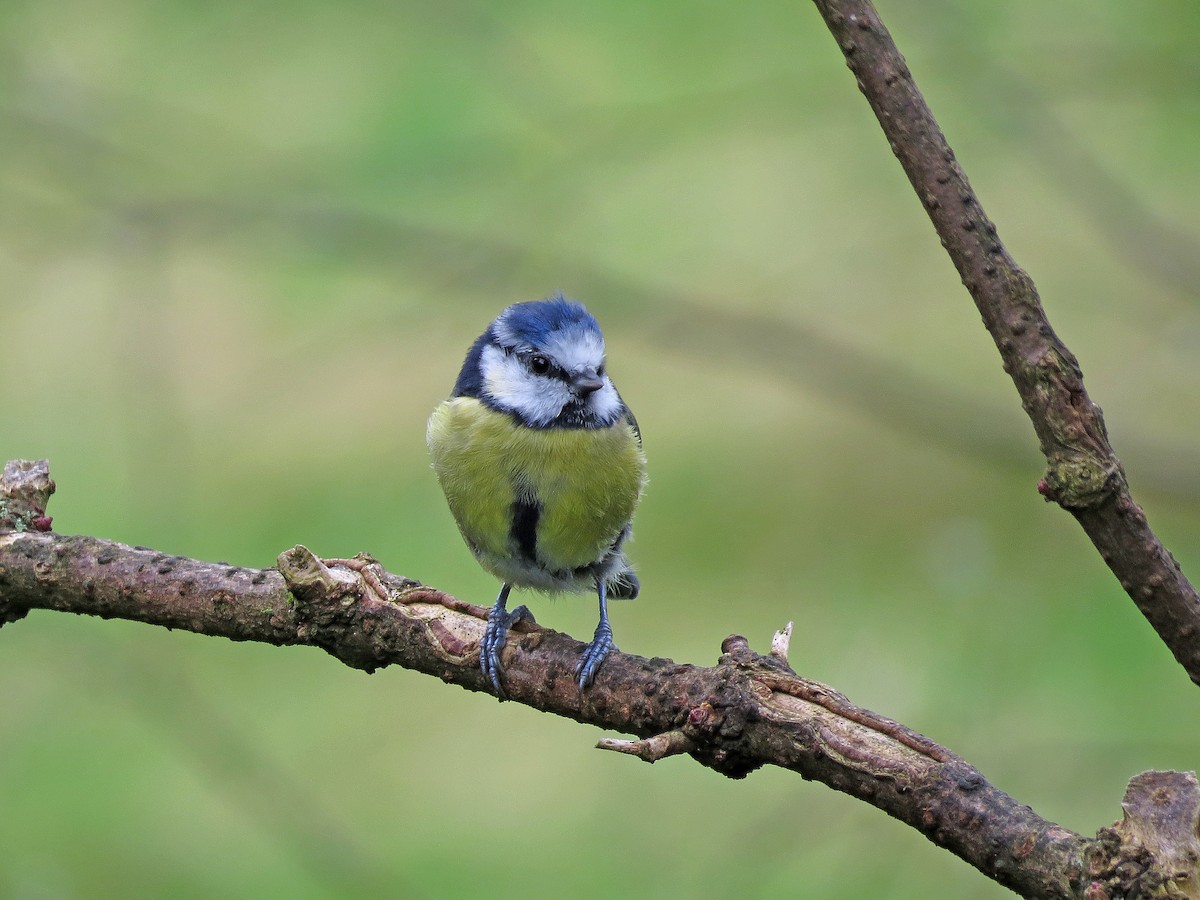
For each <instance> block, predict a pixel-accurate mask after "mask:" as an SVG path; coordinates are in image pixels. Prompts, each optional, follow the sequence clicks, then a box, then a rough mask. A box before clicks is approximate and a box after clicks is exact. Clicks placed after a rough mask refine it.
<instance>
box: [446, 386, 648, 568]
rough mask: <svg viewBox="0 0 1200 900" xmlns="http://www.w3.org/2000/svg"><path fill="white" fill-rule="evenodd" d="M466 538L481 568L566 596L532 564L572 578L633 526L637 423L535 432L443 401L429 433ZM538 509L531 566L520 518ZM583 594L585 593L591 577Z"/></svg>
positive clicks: (471, 402)
mask: <svg viewBox="0 0 1200 900" xmlns="http://www.w3.org/2000/svg"><path fill="white" fill-rule="evenodd" d="M426 438H427V441H428V444H429V450H430V454H431V455H432V457H433V468H434V470H435V471H436V472H437V476H438V480H439V481H440V482H441V486H442V490H443V491H444V492H445V494H446V500H447V501H448V503H449V505H450V510H451V512H452V513H453V514H454V518H455V520H456V521H457V522H458V527H459V530H460V531H461V532H462V534H463V537H464V538H465V539H466V541H467V543H468V544H469V545H470V546H471V548H472V550H474V551H475V554H476V556H477V557H478V558H479V561H480V563H481V564H482V565H483V566H484V567H485V568H487V569H488V570H489V571H491V572H493V573H494V574H495V575H497V576H498V577H500V578H502V579H504V580H505V581H512V582H513V583H515V584H518V585H521V586H529V587H555V588H565V587H568V585H566V584H560V583H557V581H556V580H555V579H550V580H547V579H538V578H536V577H533V575H532V574H531V573H530V572H529V571H528V570H529V569H530V567H531V565H532V566H533V567H534V568H536V569H543V570H546V571H548V572H550V573H569V572H571V571H572V570H576V569H580V568H583V567H586V566H589V565H591V564H592V563H595V562H597V561H598V560H600V559H601V558H602V557H603V556H604V555H605V553H606V552H607V551H608V550H609V548H611V547H612V545H613V543H614V541H616V540H617V538H618V536H619V535H620V534H621V531H622V530H623V529H624V528H625V526H626V525H627V524H628V523H629V520H630V518H631V517H632V516H633V511H634V509H635V508H636V507H637V503H638V500H639V498H640V497H641V493H642V489H643V487H644V486H645V481H646V474H645V473H646V460H645V456H644V455H643V453H642V448H641V442H640V441H639V440H638V437H637V434H636V433H635V432H634V429H633V427H632V426H631V425H630V424H629V422H627V421H625V420H623V419H622V420H620V421H618V422H617V423H615V424H614V425H612V426H610V427H608V428H595V429H585V428H570V429H568V428H545V429H537V428H527V427H523V426H521V425H519V424H518V423H517V422H515V421H514V420H513V419H512V418H511V417H510V416H508V415H506V414H504V413H501V412H497V411H495V410H493V409H489V408H488V407H486V406H484V405H483V404H482V403H481V402H480V401H479V400H477V399H475V398H471V397H456V398H454V399H451V400H447V401H446V402H445V403H442V404H441V405H440V406H438V407H437V409H435V410H434V412H433V415H432V416H431V417H430V419H429V428H428V431H427V433H426ZM519 506H523V507H524V508H525V509H526V510H528V509H529V508H531V507H532V508H536V509H537V515H536V540H535V541H534V542H533V547H532V549H533V551H534V552H533V558H532V559H531V558H530V556H529V550H530V549H531V548H530V547H529V543H530V541H529V540H528V537H527V538H526V541H525V545H524V547H522V545H521V542H520V541H518V538H517V535H516V533H515V530H514V522H513V517H514V512H515V510H516V509H517V508H518V507H519ZM575 586H578V587H579V588H580V589H584V588H586V587H587V582H586V579H585V580H584V581H583V583H581V584H579V585H574V584H572V585H569V587H575Z"/></svg>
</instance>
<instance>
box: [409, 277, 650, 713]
mask: <svg viewBox="0 0 1200 900" xmlns="http://www.w3.org/2000/svg"><path fill="white" fill-rule="evenodd" d="M426 441H427V443H428V444H429V452H430V455H431V456H432V458H433V468H434V471H435V472H436V473H437V477H438V481H439V482H440V483H441V486H442V491H443V492H444V493H445V494H446V501H447V502H448V503H449V505H450V511H451V512H452V513H453V514H454V519H455V521H456V522H457V523H458V528H459V531H461V532H462V536H463V538H464V539H465V540H466V542H467V546H469V547H470V548H471V552H472V553H474V554H475V558H476V559H477V560H479V564H480V565H482V566H483V568H485V569H486V570H487V571H489V572H491V573H492V574H493V575H495V576H496V577H497V578H499V579H500V580H501V581H502V582H503V585H502V587H501V588H500V595H499V596H498V597H497V598H496V603H495V605H494V606H493V607H492V610H491V612H490V613H489V614H488V620H487V627H486V629H485V630H484V636H483V641H482V643H481V645H480V659H479V663H480V668H481V669H482V670H483V673H484V675H485V676H486V677H487V678H488V679H489V680H490V681H491V683H492V686H493V687H494V688H495V689H496V695H497V696H499V697H500V698H501V699H503V697H504V690H503V688H501V686H500V674H501V672H500V651H501V649H502V648H503V647H504V642H505V638H506V637H507V635H508V630H509V628H510V627H511V626H512V625H513V624H515V623H516V622H518V621H519V620H521V619H523V618H532V616H530V614H529V610H528V609H527V608H526V607H524V606H519V607H517V608H516V609H514V610H512V611H511V612H509V611H508V609H507V604H508V595H509V592H510V591H511V590H512V589H513V588H514V587H520V588H533V589H535V590H541V591H551V592H557V591H573V592H584V591H595V592H596V593H597V595H598V596H599V598H600V622H599V624H598V625H597V626H596V633H595V635H594V636H593V638H592V642H591V643H590V644H588V646H587V648H586V649H585V650H584V653H583V658H582V659H581V660H580V662H579V666H578V668H577V669H576V672H575V674H576V679H577V681H578V683H579V687H580V689H581V690H582V689H584V688H586V687H588V685H590V684H591V683H592V681H593V679H594V678H595V677H596V672H597V670H598V669H599V668H600V665H601V663H603V662H604V658H605V657H606V656H607V655H608V653H609V651H610V650H613V649H614V648H615V645H614V644H613V638H612V627H611V625H610V624H609V621H608V599H609V598H614V599H616V598H625V599H632V598H634V597H636V596H637V594H638V590H639V583H638V579H637V576H636V575H634V573H633V568H632V567H631V566H630V564H629V560H628V559H626V557H625V552H624V549H623V548H624V544H625V542H626V541H627V540H629V536H630V527H631V520H632V517H633V511H634V509H636V507H637V504H638V500H639V499H640V498H641V495H642V490H643V488H644V487H645V484H646V457H645V455H644V454H643V453H642V436H641V432H640V431H639V430H638V424H637V420H636V419H634V417H633V413H631V412H630V411H629V407H627V406H626V405H625V402H624V401H623V400H622V399H621V395H620V394H618V393H617V389H616V388H615V387H614V386H613V383H612V380H611V379H610V378H609V377H608V370H607V367H606V363H605V356H604V336H603V335H602V334H601V333H600V326H599V324H598V323H597V322H596V320H595V319H594V318H593V317H592V315H591V314H590V313H589V312H588V311H587V310H586V309H584V307H583V306H582V305H581V304H579V303H577V302H575V301H573V300H568V299H565V298H564V297H563V296H562V295H561V294H559V295H556V296H554V297H551V298H549V299H547V300H534V301H530V302H528V303H516V304H514V305H512V306H510V307H508V308H507V309H505V310H504V311H503V312H502V313H500V315H499V316H497V317H496V320H495V321H494V322H492V324H491V325H490V326H488V329H487V331H485V332H484V333H483V334H482V335H480V337H479V339H478V340H476V341H475V343H474V344H473V345H472V346H471V349H470V350H469V351H468V352H467V357H466V359H465V360H464V361H463V366H462V371H461V372H459V375H458V381H456V382H455V384H454V390H453V392H452V394H451V396H450V399H448V400H446V401H445V402H444V403H442V404H441V405H439V406H438V407H437V409H435V410H434V411H433V415H432V416H431V417H430V419H429V427H428V430H427V432H426Z"/></svg>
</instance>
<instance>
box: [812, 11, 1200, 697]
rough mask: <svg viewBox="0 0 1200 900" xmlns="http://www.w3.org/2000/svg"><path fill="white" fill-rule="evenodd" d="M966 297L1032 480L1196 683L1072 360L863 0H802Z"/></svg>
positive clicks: (1172, 602) (1181, 619)
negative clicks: (829, 39)
mask: <svg viewBox="0 0 1200 900" xmlns="http://www.w3.org/2000/svg"><path fill="white" fill-rule="evenodd" d="M814 2H815V3H816V6H817V9H818V10H819V11H820V13H821V15H822V16H823V17H824V19H825V23H826V24H827V25H828V26H829V30H830V31H831V32H832V34H833V36H834V38H835V39H836V40H837V42H838V46H840V47H841V50H842V53H843V55H844V56H845V58H846V64H847V65H848V66H849V67H850V70H851V71H852V72H853V73H854V75H855V77H856V78H857V79H858V86H859V88H860V89H861V90H862V92H863V94H864V95H865V96H866V98H867V102H868V103H869V104H870V105H871V109H872V110H873V111H874V112H875V116H876V118H878V119H879V124H880V126H881V127H882V128H883V132H884V134H885V135H886V136H887V139H888V141H889V142H890V144H891V147H892V151H893V152H894V153H895V154H896V158H897V159H898V160H899V161H900V165H901V166H902V167H903V168H904V171H905V173H906V174H907V175H908V179H909V181H910V182H911V183H912V186H913V189H914V190H915V191H916V193H917V196H918V197H919V198H920V200H921V203H922V204H923V205H924V207H925V212H926V213H927V214H928V215H929V219H930V221H931V222H933V227H934V228H935V229H936V230H937V233H938V237H940V238H941V241H942V246H943V247H945V248H946V252H947V253H948V254H949V255H950V259H951V260H952V261H953V262H954V265H955V267H956V268H957V269H958V272H959V275H961V276H962V281H963V284H964V285H965V286H966V288H967V290H968V291H970V293H971V297H972V298H973V299H974V300H975V305H976V306H977V307H978V309H979V312H980V315H981V316H982V317H983V323H984V325H985V326H987V329H988V331H989V333H990V334H991V335H992V338H993V340H994V341H995V343H996V347H997V348H998V349H999V351H1000V358H1001V360H1002V361H1003V364H1004V370H1005V371H1006V372H1007V373H1008V374H1009V375H1010V376H1011V377H1012V380H1013V383H1014V384H1015V385H1016V387H1017V392H1018V393H1019V394H1020V396H1021V403H1022V405H1023V406H1024V407H1025V412H1026V413H1027V414H1028V415H1029V418H1030V420H1031V421H1032V423H1033V428H1034V431H1035V432H1037V436H1038V441H1039V442H1040V444H1041V449H1042V454H1043V455H1044V456H1045V457H1046V463H1047V468H1046V473H1045V475H1044V476H1043V478H1042V480H1041V481H1039V482H1038V490H1039V491H1040V492H1041V493H1042V495H1043V496H1045V498H1046V499H1047V500H1052V501H1054V502H1056V503H1058V504H1059V505H1060V506H1062V507H1063V508H1064V509H1066V510H1067V511H1068V512H1070V513H1071V514H1072V515H1073V516H1075V518H1076V520H1077V521H1078V522H1079V524H1080V525H1081V526H1083V529H1084V531H1085V532H1087V535H1088V537H1089V538H1091V540H1092V543H1093V544H1094V545H1095V546H1096V549H1097V550H1099V551H1100V555H1101V557H1102V558H1103V559H1104V561H1105V563H1107V564H1108V567H1109V568H1110V569H1111V570H1112V572H1113V574H1114V575H1116V576H1117V579H1118V580H1119V581H1120V583H1121V587H1122V588H1123V589H1124V590H1125V592H1126V593H1128V594H1129V596H1130V597H1131V598H1132V599H1133V602H1134V603H1136V604H1137V607H1138V609H1139V610H1141V612H1142V615H1144V616H1145V617H1146V620H1147V621H1148V622H1149V623H1150V624H1151V626H1153V628H1154V630H1155V631H1156V632H1157V633H1158V636H1159V637H1160V638H1161V639H1162V641H1163V643H1165V644H1166V645H1167V647H1168V648H1169V649H1170V651H1171V653H1173V654H1174V656H1175V659H1176V660H1178V661H1179V663H1180V665H1182V666H1183V667H1184V669H1185V670H1186V671H1187V673H1188V675H1189V676H1190V677H1191V679H1192V681H1193V682H1195V683H1197V684H1200V594H1197V592H1196V588H1195V587H1194V586H1193V585H1192V583H1191V582H1190V581H1188V579H1187V578H1186V577H1185V576H1184V574H1183V573H1182V572H1181V571H1180V569H1179V566H1178V564H1177V563H1176V562H1175V560H1174V558H1172V556H1171V554H1170V553H1169V552H1168V551H1167V549H1166V548H1165V547H1164V546H1163V544H1162V542H1161V541H1159V539H1158V537H1157V536H1156V535H1155V534H1154V532H1153V531H1152V530H1151V528H1150V525H1149V523H1148V522H1147V521H1146V516H1145V513H1143V512H1142V509H1141V507H1139V506H1138V505H1137V504H1136V503H1135V502H1134V500H1133V497H1132V496H1131V495H1130V493H1129V485H1128V484H1127V482H1126V480H1125V471H1124V468H1123V467H1122V465H1121V461H1120V460H1119V459H1118V458H1117V456H1116V454H1115V453H1114V452H1113V449H1112V446H1111V445H1110V444H1109V441H1108V432H1107V430H1106V428H1105V426H1104V418H1103V416H1102V415H1101V412H1100V408H1099V407H1098V406H1096V405H1095V404H1094V403H1093V402H1092V401H1091V399H1090V398H1089V397H1088V394H1087V391H1086V390H1085V389H1084V386H1083V373H1082V372H1081V371H1080V368H1079V363H1078V361H1077V360H1076V359H1075V357H1074V355H1072V353H1071V351H1070V350H1068V349H1067V347H1066V345H1065V344H1063V342H1062V341H1061V340H1059V338H1058V336H1057V335H1056V334H1055V333H1054V329H1052V328H1051V327H1050V322H1049V320H1048V319H1047V318H1046V313H1045V311H1044V310H1043V309H1042V304H1041V300H1040V298H1039V297H1038V292H1037V288H1036V287H1035V286H1034V284H1033V281H1032V279H1030V277H1029V276H1028V275H1027V274H1026V273H1025V271H1024V270H1023V269H1021V267H1020V266H1018V265H1017V264H1016V262H1014V261H1013V258H1012V257H1011V256H1010V255H1009V253H1008V251H1007V250H1006V249H1005V247H1004V244H1003V243H1001V241H1000V238H999V237H998V236H997V234H996V226H995V225H993V224H992V222H991V221H990V220H989V219H988V217H987V216H986V215H985V214H984V211H983V208H982V207H981V206H980V204H979V200H978V198H976V196H975V192H974V191H973V190H972V189H971V185H970V184H969V183H968V182H967V177H966V175H965V174H964V173H963V170H962V168H961V167H960V166H959V164H958V162H957V160H956V159H955V157H954V151H953V150H951V149H950V145H949V144H948V143H947V142H946V138H945V136H944V135H943V134H942V131H941V129H940V128H939V127H938V124H937V121H936V120H935V119H934V117H933V113H932V112H930V110H929V107H928V106H927V105H926V103H925V100H924V98H923V97H922V96H921V93H920V91H919V90H917V86H916V84H915V83H914V82H913V78H912V73H911V72H909V70H908V66H907V65H906V64H905V62H904V57H903V56H901V55H900V51H899V50H897V49H896V45H895V44H894V43H893V42H892V38H891V35H890V34H888V31H887V29H886V28H885V27H884V25H883V22H882V21H881V20H880V18H879V14H878V12H876V10H875V8H874V6H872V4H871V3H870V2H869V0H814Z"/></svg>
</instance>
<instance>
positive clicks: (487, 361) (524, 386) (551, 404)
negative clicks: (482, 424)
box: [480, 346, 616, 425]
mask: <svg viewBox="0 0 1200 900" xmlns="http://www.w3.org/2000/svg"><path fill="white" fill-rule="evenodd" d="M480 370H481V371H482V373H483V389H484V390H485V391H486V392H487V395H488V397H490V398H491V399H492V401H493V402H495V404H496V405H497V406H499V407H500V408H501V409H509V410H512V411H513V412H516V413H518V414H519V415H520V416H521V417H522V418H523V419H525V420H527V421H528V422H531V423H532V424H535V425H546V424H548V423H550V422H553V421H554V420H555V419H556V418H558V414H559V413H560V412H562V408H563V407H564V406H566V404H567V402H568V401H569V400H570V399H571V392H570V390H568V388H567V386H566V385H565V384H563V383H562V382H560V381H557V380H555V379H548V378H538V377H537V376H536V375H534V374H533V373H532V372H530V371H529V370H528V369H526V368H525V366H523V365H522V364H521V361H520V360H519V359H517V358H516V357H515V356H513V355H512V354H508V353H505V352H504V351H503V350H501V349H500V348H499V347H493V346H488V347H484V348H483V355H482V356H481V357H480ZM597 393H600V392H599V391H598V392H597ZM614 393H616V392H615V391H614Z"/></svg>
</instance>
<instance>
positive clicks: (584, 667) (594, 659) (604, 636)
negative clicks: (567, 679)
mask: <svg viewBox="0 0 1200 900" xmlns="http://www.w3.org/2000/svg"><path fill="white" fill-rule="evenodd" d="M616 649H617V645H616V644H614V643H613V636H612V628H610V627H609V625H608V622H601V623H600V624H599V625H597V626H596V634H595V636H593V638H592V642H591V643H590V644H588V645H587V646H586V647H584V649H583V657H582V658H581V659H580V660H579V666H578V667H577V668H576V669H575V679H576V682H577V683H578V684H579V689H580V690H581V691H582V690H584V689H586V688H588V687H590V686H591V684H592V682H593V681H595V680H596V673H597V672H598V671H600V664H601V663H603V662H604V660H605V658H606V657H607V656H608V654H609V652H610V651H612V650H616Z"/></svg>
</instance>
